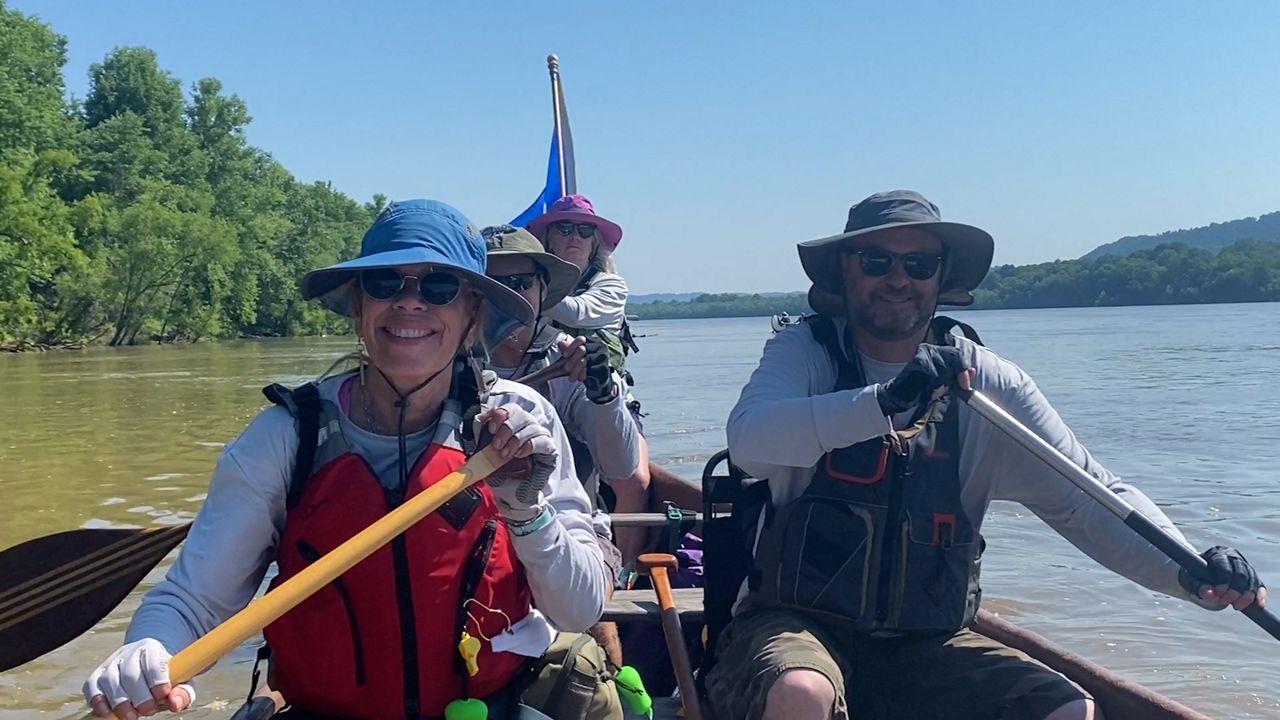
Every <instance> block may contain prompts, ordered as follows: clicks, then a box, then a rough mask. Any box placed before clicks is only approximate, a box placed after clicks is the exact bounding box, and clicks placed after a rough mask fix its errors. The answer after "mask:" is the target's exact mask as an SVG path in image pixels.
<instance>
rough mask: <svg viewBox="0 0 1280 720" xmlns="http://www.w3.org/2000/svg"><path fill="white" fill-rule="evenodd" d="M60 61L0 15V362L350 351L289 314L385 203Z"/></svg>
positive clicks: (1115, 283) (1017, 282)
mask: <svg viewBox="0 0 1280 720" xmlns="http://www.w3.org/2000/svg"><path fill="white" fill-rule="evenodd" d="M66 62H67V47H66V39H65V38H63V37H62V36H60V35H58V34H57V33H56V32H55V31H54V30H53V29H52V28H51V27H49V26H48V25H46V24H44V23H43V22H41V21H40V20H39V19H37V18H36V17H34V16H30V15H25V14H23V13H20V12H18V11H16V10H11V9H9V8H7V7H6V5H5V2H4V0H0V108H3V109H4V111H3V113H0V350H10V351H23V350H54V349H72V348H81V347H86V346H90V345H109V346H119V345H136V344H142V343H179V342H196V341H200V340H218V339H229V338H255V337H257V338H261V337H283V336H295V335H301V336H308V335H342V334H348V333H350V331H351V328H350V323H349V322H348V321H347V320H345V319H343V318H339V317H337V316H336V315H334V314H333V313H329V312H327V311H325V310H323V309H321V308H319V307H318V306H317V305H316V304H314V303H306V302H303V301H302V300H301V299H300V298H299V296H298V293H297V289H296V288H297V281H298V278H300V277H301V276H302V275H303V273H305V272H306V271H308V270H310V269H312V268H316V267H323V266H325V265H329V264H331V263H333V262H336V261H337V260H338V259H339V258H343V257H352V256H354V255H355V253H356V251H357V249H358V245H359V242H360V237H361V235H362V234H363V232H364V230H365V229H366V228H367V227H368V225H369V223H370V222H372V220H373V218H374V217H376V216H377V214H378V213H379V212H380V211H381V210H382V208H383V207H384V206H385V205H386V200H387V199H386V198H385V197H384V196H382V195H375V196H374V197H373V198H371V199H370V201H368V202H358V201H356V200H354V199H352V198H350V197H348V196H346V195H344V194H343V193H341V192H339V191H337V190H335V189H334V188H333V186H332V185H331V184H329V183H326V182H313V183H305V182H302V181H300V180H298V179H297V178H295V177H294V176H293V175H292V174H291V173H290V172H289V171H288V170H287V169H286V168H284V167H283V166H282V165H281V164H280V163H279V162H277V161H276V160H275V159H274V158H273V157H272V156H271V154H270V153H269V152H267V151H265V150H262V149H260V148H256V147H253V146H251V145H249V144H248V142H247V140H246V135H245V129H246V127H247V126H248V125H249V123H250V122H251V116H250V115H249V108H248V107H247V105H246V104H245V102H244V101H243V100H242V99H240V98H239V97H237V96H236V95H234V94H228V93H226V92H224V90H223V87H222V83H220V82H219V81H218V80H216V79H214V78H203V79H200V80H197V81H196V82H194V83H192V84H191V85H190V86H189V87H187V88H186V89H185V90H184V86H183V83H182V81H181V80H179V79H178V78H176V77H174V76H173V75H171V74H169V73H168V72H167V71H165V70H164V69H163V68H162V67H161V66H160V64H159V60H158V58H157V57H156V54H155V53H154V52H153V51H151V50H149V49H147V48H141V47H121V48H117V49H115V50H113V51H111V52H110V53H109V54H108V55H107V56H106V57H105V58H104V59H103V60H102V62H100V63H95V64H93V65H92V66H91V67H90V68H89V73H88V74H89V89H88V92H87V94H86V95H85V96H84V97H83V98H76V99H70V98H68V97H67V94H66V85H65V81H64V75H63V70H64V67H65V65H66ZM1274 215H1275V216H1276V217H1272V216H1266V217H1265V218H1259V219H1256V220H1254V221H1251V222H1249V223H1244V224H1240V223H1241V222H1242V221H1235V222H1233V223H1227V224H1225V225H1221V226H1215V227H1216V228H1217V229H1216V231H1215V232H1216V233H1217V234H1216V236H1215V238H1216V240H1215V241H1216V242H1217V243H1218V244H1217V245H1216V246H1214V247H1213V250H1217V248H1220V247H1223V246H1224V245H1225V244H1226V243H1225V242H1224V241H1223V236H1224V235H1225V234H1231V233H1235V232H1237V228H1239V230H1238V231H1239V232H1249V231H1252V232H1255V233H1258V234H1259V235H1262V236H1265V235H1266V233H1268V232H1270V231H1271V229H1272V225H1274V224H1275V222H1274V221H1275V220H1276V218H1277V217H1280V213H1276V214H1274ZM1263 220H1266V222H1262V221H1263ZM1194 232H1196V231H1178V233H1177V234H1174V235H1173V236H1172V237H1178V238H1181V237H1182V235H1181V234H1180V233H1194ZM1125 240H1127V241H1134V242H1139V241H1141V242H1145V241H1146V239H1145V238H1130V239H1125ZM1104 247H1106V246H1104ZM976 296H977V298H978V301H977V304H976V305H975V306H974V307H975V308H1034V307H1075V306H1094V305H1147V304H1174V303H1205V302H1253V301H1267V300H1280V243H1276V242H1267V241H1254V240H1242V241H1238V242H1236V243H1235V244H1232V245H1229V246H1227V247H1225V248H1224V249H1222V250H1221V251H1220V252H1211V251H1210V250H1205V249H1199V248H1197V247H1193V246H1190V245H1185V244H1165V245H1161V246H1159V247H1156V248H1154V249H1149V250H1139V251H1137V252H1133V253H1131V254H1128V255H1108V256H1105V257H1098V258H1091V257H1089V256H1086V257H1085V258H1082V259H1079V260H1066V261H1057V262H1051V263H1042V264H1039V265H1026V266H1019V267H1013V266H1008V265H1006V266H1001V267H997V268H994V269H992V271H991V274H990V275H989V276H988V278H987V280H986V282H984V283H983V286H982V287H981V288H979V289H978V291H977V292H976ZM627 312H628V314H629V315H633V316H636V317H637V318H639V319H674V318H714V317H743V316H768V315H774V314H778V313H782V312H786V313H789V314H792V315H799V314H802V313H806V312H809V307H808V303H807V302H806V300H805V296H804V294H803V293H795V294H776V293H771V294H768V295H746V294H736V293H723V294H704V295H699V296H696V297H694V298H693V299H691V300H687V301H685V300H679V301H672V300H667V301H660V302H652V303H642V302H633V303H630V304H629V306H628V308H627Z"/></svg>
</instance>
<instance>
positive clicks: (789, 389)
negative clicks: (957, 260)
mask: <svg viewBox="0 0 1280 720" xmlns="http://www.w3.org/2000/svg"><path fill="white" fill-rule="evenodd" d="M836 327H837V330H838V332H839V334H838V335H837V337H842V336H843V332H844V321H843V320H838V321H837V324H836ZM956 345H957V346H958V347H959V349H960V351H961V352H962V353H963V354H964V359H965V364H966V365H967V366H969V367H971V368H973V369H974V370H975V378H974V381H973V388H974V389H975V390H978V391H981V392H982V393H984V394H985V395H987V396H988V397H990V398H991V399H992V400H993V401H994V402H996V403H997V404H998V405H1000V406H1001V407H1003V408H1004V409H1005V410H1007V411H1008V412H1009V413H1010V414H1012V415H1013V416H1014V417H1015V418H1017V419H1018V420H1019V421H1020V422H1021V423H1022V424H1023V425H1026V426H1027V427H1028V428H1030V429H1031V430H1032V431H1034V432H1035V433H1036V434H1037V435H1039V436H1040V437H1042V438H1044V439H1045V440H1046V441H1048V442H1049V443H1050V444H1051V445H1053V446H1054V447H1056V448H1057V449H1058V450H1060V451H1062V453H1063V454H1064V455H1066V456H1067V457H1068V458H1071V460H1072V461H1074V462H1075V463H1076V464H1077V465H1080V466H1081V467H1083V468H1084V469H1085V470H1086V471H1088V472H1089V473H1090V474H1091V475H1093V476H1094V477H1096V478H1098V479H1099V480H1101V481H1102V482H1103V483H1105V484H1106V485H1107V486H1108V487H1110V488H1111V490H1112V491H1113V492H1115V493H1116V494H1117V495H1119V496H1120V497H1122V498H1123V499H1124V500H1125V501H1127V502H1128V503H1129V504H1130V505H1132V506H1133V507H1135V508H1137V509H1138V511H1139V512H1141V513H1142V514H1143V515H1145V516H1147V518H1149V519H1150V520H1152V521H1153V522H1155V523H1156V524H1157V525H1159V526H1160V527H1161V528H1163V529H1164V530H1166V531H1168V532H1169V533H1171V534H1172V535H1173V536H1174V537H1176V538H1178V539H1180V540H1182V542H1183V543H1186V539H1185V538H1183V537H1182V534H1181V533H1180V532H1179V531H1178V530H1177V528H1175V527H1174V525H1173V523H1172V522H1171V521H1170V520H1169V518H1168V517H1166V516H1165V514H1164V513H1163V512H1161V511H1160V509H1159V508H1158V507H1156V505H1155V503H1153V502H1152V501H1151V500H1150V499H1149V498H1147V496H1145V495H1143V494H1142V492H1140V491H1139V490H1138V489H1137V488H1135V487H1133V486H1132V485H1128V484H1126V483H1124V482H1122V481H1121V480H1120V479H1119V478H1118V477H1116V476H1115V475H1113V474H1112V473H1111V472H1110V471H1108V470H1107V469H1106V468H1104V467H1103V466H1102V465H1101V464H1100V463H1098V461H1097V460H1095V459H1094V458H1093V456H1092V455H1090V454H1089V451H1088V450H1086V449H1085V447H1084V446H1083V445H1081V444H1080V442H1079V441H1078V440H1076V437H1075V435H1073V434H1072V432H1071V430H1070V428H1068V427H1067V426H1066V424H1065V423H1063V422H1062V419H1061V418H1060V417H1059V416H1058V413H1057V412H1056V411H1055V410H1054V409H1053V407H1052V406H1051V405H1049V401H1048V400H1046V399H1045V397H1044V395H1042V394H1041V393H1040V390H1039V388H1037V387H1036V384H1035V382H1034V381H1033V380H1032V379H1031V377H1030V376H1028V375H1027V374H1026V373H1025V372H1023V371H1022V369H1021V368H1019V367H1018V366H1017V365H1014V364H1013V363H1011V362H1009V361H1007V360H1005V359H1003V358H1001V357H1000V356H998V355H996V354H995V353H994V352H992V351H991V350H988V349H987V348H984V347H982V346H980V345H978V344H976V343H973V342H970V341H968V340H966V339H964V338H957V339H956ZM846 352H847V351H846ZM861 361H862V367H863V371H864V373H865V375H866V380H867V382H868V383H869V384H868V386H867V387H864V388H858V389H852V390H841V391H838V392H833V391H832V389H833V388H834V387H835V383H836V368H835V365H834V364H833V363H832V362H831V360H830V358H829V357H828V356H827V352H826V350H825V349H824V348H823V347H822V345H821V344H819V343H818V341H817V340H815V339H814V337H813V334H812V331H811V329H810V327H809V324H808V323H802V324H800V325H797V326H793V327H790V328H787V329H785V330H783V331H782V332H780V333H778V334H777V335H776V336H775V337H773V338H771V339H770V340H769V341H768V342H767V343H766V344H765V348H764V355H763V357H761V359H760V365H759V366H758V367H757V368H756V370H755V372H753V373H752V375H751V379H750V380H749V381H748V382H747V384H746V386H745V387H744V388H743V389H742V394H741V396H740V397H739V399H738V403H737V405H735V406H734V408H733V410H732V411H731V413H730V415H729V422H728V426H727V432H728V436H729V454H730V456H731V457H732V458H733V462H734V463H735V464H736V465H738V466H739V467H741V468H742V469H743V470H745V471H746V472H747V473H749V474H750V475H752V476H754V477H758V478H767V479H768V480H769V487H770V490H771V491H772V494H773V502H774V505H775V507H780V506H782V505H785V504H787V503H789V502H791V501H793V500H795V499H796V498H798V497H799V496H800V494H801V493H803V492H804V490H805V488H807V487H808V485H809V482H810V480H811V479H812V478H813V466H814V465H815V464H816V463H817V461H818V460H819V458H821V457H822V455H823V454H825V453H827V452H829V451H831V450H835V449H837V448H842V447H847V446H849V445H853V444H855V443H858V442H862V441H863V440H868V439H870V438H874V437H878V436H881V435H884V434H886V433H887V432H889V431H890V430H891V428H890V426H889V421H888V419H887V418H886V417H885V416H884V414H883V412H882V411H881V410H880V405H879V403H878V402H877V401H876V396H875V387H874V386H875V384H876V383H884V382H887V381H889V380H891V379H893V378H894V377H895V376H896V375H897V374H898V373H899V372H900V371H901V370H902V368H903V367H904V365H905V363H884V362H878V361H876V360H873V359H871V358H868V357H866V356H865V355H863V356H861ZM957 420H958V422H959V432H960V442H961V454H960V484H961V488H960V496H961V502H962V503H963V505H964V509H965V513H966V515H967V516H968V519H969V521H970V522H971V523H972V524H973V526H974V528H975V529H980V527H981V523H982V519H983V515H984V514H985V513H986V510H987V506H988V505H989V504H990V503H991V501H992V500H1010V501H1013V502H1017V503H1020V504H1022V505H1023V506H1025V507H1026V508H1027V509H1029V510H1031V511H1032V512H1033V513H1035V514H1036V515H1037V516H1039V517H1040V518H1041V519H1042V520H1044V521H1045V522H1046V523H1048V524H1049V526H1050V527H1052V528H1053V529H1054V530H1055V531H1057V532H1058V533H1059V534H1060V535H1062V536H1063V537H1065V538H1066V539H1067V540H1069V541H1070V542H1071V543H1072V544H1073V545H1075V546H1076V547H1077V548H1079V549H1080V550H1082V551H1083V552H1085V553H1086V554H1088V555H1089V557H1091V558H1093V559H1094V560H1096V561H1097V562H1099V563H1101V564H1102V565H1104V566H1106V567H1107V568H1109V569H1111V570H1112V571H1114V572H1116V573H1119V574H1121V575H1123V576H1125V577H1128V578H1130V579H1131V580H1133V581H1134V582H1137V583H1139V584H1141V585H1143V586H1145V587H1147V588H1150V589H1152V590H1156V591H1158V592H1162V593H1165V594H1168V595H1171V596H1174V597H1179V598H1183V599H1186V600H1194V598H1192V596H1191V595H1190V594H1189V593H1187V592H1186V591H1185V590H1184V589H1183V588H1182V586H1181V585H1180V584H1179V583H1178V566H1177V564H1175V563H1174V562H1173V561H1172V560H1170V559H1169V558H1168V557H1166V556H1165V555H1164V554H1163V553H1162V552H1160V551H1159V550H1157V549H1156V548H1155V547H1153V546H1152V545H1151V544H1149V543H1148V542H1147V541H1146V540H1144V539H1142V538H1141V537H1140V536H1139V535H1138V534H1137V533H1135V532H1134V531H1133V530H1131V529H1130V528H1129V527H1128V526H1126V525H1125V524H1124V523H1123V522H1122V521H1121V520H1120V519H1119V518H1117V517H1116V516H1115V515H1113V514H1111V513H1110V512H1109V511H1107V510H1106V509H1105V508H1104V507H1103V506H1102V505H1100V504H1099V503H1097V502H1095V501H1094V500H1093V499H1091V498H1090V497H1089V496H1088V495H1086V494H1085V493H1084V492H1083V491H1082V490H1080V489H1079V488H1077V487H1076V486H1075V485H1073V484H1072V483H1071V482H1070V481H1069V480H1067V479H1066V478H1064V477H1062V476H1061V475H1059V474H1058V473H1057V472H1056V471H1055V470H1053V469H1051V468H1050V467H1049V466H1048V465H1047V464H1045V463H1044V462H1043V461H1041V460H1040V459H1039V458H1037V457H1036V456H1034V455H1032V454H1031V453H1030V452H1029V451H1027V450H1026V449H1024V448H1023V447H1022V446H1021V445H1019V444H1018V443H1017V442H1016V441H1014V440H1013V439H1012V438H1010V437H1009V436H1007V435H1005V434H1004V433H1003V432H1001V431H1000V430H998V429H997V428H995V427H994V426H993V425H992V424H991V423H989V422H987V421H986V420H984V419H983V418H981V417H979V416H977V415H975V414H974V413H973V411H971V410H970V409H969V407H968V406H967V405H964V404H961V405H960V406H959V408H958V413H957ZM1188 547H1190V545H1189V544H1188Z"/></svg>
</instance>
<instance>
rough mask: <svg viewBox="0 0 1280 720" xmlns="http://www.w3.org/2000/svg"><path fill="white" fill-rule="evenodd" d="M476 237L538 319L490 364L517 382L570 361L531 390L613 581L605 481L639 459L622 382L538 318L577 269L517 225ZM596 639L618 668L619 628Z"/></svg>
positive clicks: (597, 350)
mask: <svg viewBox="0 0 1280 720" xmlns="http://www.w3.org/2000/svg"><path fill="white" fill-rule="evenodd" d="M481 233H482V234H483V235H484V238H485V244H486V247H487V249H488V254H489V257H488V262H489V267H488V271H487V272H488V275H489V277H490V278H492V279H494V280H496V281H497V282H499V283H502V284H503V285H505V286H506V287H508V288H510V289H511V290H512V291H514V292H516V293H518V294H519V295H520V296H521V297H523V298H524V299H525V300H526V301H527V302H528V303H529V304H530V305H531V306H532V307H533V310H534V316H535V322H534V323H532V324H530V325H525V326H521V327H519V328H516V329H515V330H514V331H513V332H511V333H510V334H509V335H507V336H505V337H502V338H494V339H492V341H491V342H490V345H491V349H490V362H489V367H490V369H492V370H493V371H494V372H496V373H497V374H498V376H499V377H504V378H516V377H524V376H525V375H528V374H530V373H532V372H536V371H537V370H540V369H541V368H544V367H546V366H547V365H549V364H550V363H552V362H555V361H557V360H559V359H560V358H564V359H565V360H566V361H567V362H568V365H569V368H570V371H569V375H568V376H566V377H559V378H555V379H553V380H550V381H547V382H544V383H539V384H538V385H537V386H535V389H537V390H538V391H539V392H541V393H542V394H543V395H545V396H546V397H547V398H548V399H549V400H551V403H552V405H553V406H554V407H555V409H556V413H557V414H558V415H559V416H560V419H561V421H562V422H563V423H564V426H565V430H566V431H567V432H568V434H569V439H570V444H571V445H572V447H573V449H574V463H575V467H576V468H577V471H578V477H579V478H580V479H581V480H582V483H583V486H584V487H585V488H586V490H587V494H588V495H589V496H590V497H592V499H593V500H595V501H596V507H595V508H594V513H593V515H592V524H593V526H594V527H595V529H596V532H597V534H598V536H599V538H600V546H601V551H602V553H603V555H604V559H605V564H606V566H607V567H608V569H609V572H610V579H611V581H612V580H613V579H616V578H617V576H618V573H619V571H620V570H621V567H622V554H621V553H620V552H619V551H618V549H617V547H615V546H614V544H613V542H612V532H611V528H610V526H609V516H608V513H607V512H606V506H607V504H608V503H607V502H606V501H604V500H602V496H603V495H605V494H607V493H608V492H609V487H608V485H607V483H608V481H609V480H613V479H618V478H628V477H630V476H631V475H632V474H633V473H635V471H636V469H637V468H638V467H639V465H640V461H641V451H640V443H641V436H640V431H639V428H638V427H637V423H636V422H635V418H634V416H633V415H632V414H631V412H630V411H629V410H628V408H627V405H626V398H625V396H624V394H623V393H622V388H623V387H624V386H623V381H622V378H621V377H620V376H619V375H618V374H617V373H616V372H615V371H614V370H613V369H612V368H611V367H610V364H609V358H608V353H607V350H606V348H605V346H604V345H603V344H602V343H600V342H599V341H598V340H596V339H594V338H588V337H576V338H575V337H571V336H569V335H567V334H565V333H564V332H562V331H560V330H559V329H557V328H556V327H555V326H553V325H552V324H551V323H548V322H543V321H541V317H542V316H541V311H542V309H543V308H547V307H552V306H554V305H556V304H557V303H559V302H560V301H561V300H562V299H564V297H565V296H566V295H567V294H568V293H570V292H571V291H572V290H573V288H574V284H575V283H576V282H577V278H578V269H577V267H575V266H574V265H573V264H572V263H569V262H567V261H564V260H561V259H560V258H558V257H556V256H555V255H553V254H551V253H549V252H546V251H545V250H543V248H542V245H541V243H539V242H538V241H537V239H536V238H534V237H533V235H531V234H530V233H529V232H528V231H526V230H523V229H521V228H516V227H512V226H510V225H502V226H497V227H488V228H485V229H484V230H482V231H481ZM602 481H603V483H602ZM612 587H613V586H612V583H611V584H610V590H612ZM596 636H597V638H598V639H600V640H601V642H602V644H603V645H604V646H605V649H606V651H608V652H609V655H610V658H611V659H612V660H614V661H615V662H616V663H618V664H621V646H620V644H619V643H618V640H617V633H616V629H614V628H612V627H611V626H610V627H605V628H598V630H597V632H596Z"/></svg>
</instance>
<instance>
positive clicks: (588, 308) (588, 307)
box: [542, 271, 628, 332]
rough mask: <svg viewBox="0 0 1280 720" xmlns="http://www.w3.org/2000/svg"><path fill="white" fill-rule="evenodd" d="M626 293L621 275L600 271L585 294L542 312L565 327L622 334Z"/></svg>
mask: <svg viewBox="0 0 1280 720" xmlns="http://www.w3.org/2000/svg"><path fill="white" fill-rule="evenodd" d="M627 292H628V291H627V281H626V280H623V279H622V276H621V275H616V274H614V273H610V272H604V271H600V272H597V273H596V274H595V275H594V276H593V277H592V278H591V282H590V283H589V284H588V285H587V289H586V290H584V291H582V292H581V293H579V294H577V295H570V296H568V297H566V298H565V299H564V300H561V301H560V302H559V303H558V304H557V305H556V306H555V307H550V308H546V309H544V310H543V311H542V312H543V314H544V315H546V316H547V317H548V318H551V319H552V320H554V321H556V322H558V323H560V324H561V325H565V326H566V327H572V328H579V329H582V330H612V331H614V332H621V330H622V322H623V321H624V320H626V319H627Z"/></svg>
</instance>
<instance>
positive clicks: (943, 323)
mask: <svg viewBox="0 0 1280 720" xmlns="http://www.w3.org/2000/svg"><path fill="white" fill-rule="evenodd" d="M952 328H960V332H961V333H962V334H964V336H965V337H966V338H968V339H969V340H970V341H972V342H976V343H978V344H979V345H982V346H983V347H986V345H985V344H984V343H983V342H982V338H980V337H978V331H977V330H974V329H973V326H972V325H969V324H968V323H962V322H960V321H959V320H956V319H955V318H949V317H947V316H946V315H938V316H936V317H934V318H933V331H934V332H935V333H937V335H938V339H940V340H946V337H947V336H948V335H950V334H951V329H952Z"/></svg>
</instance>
